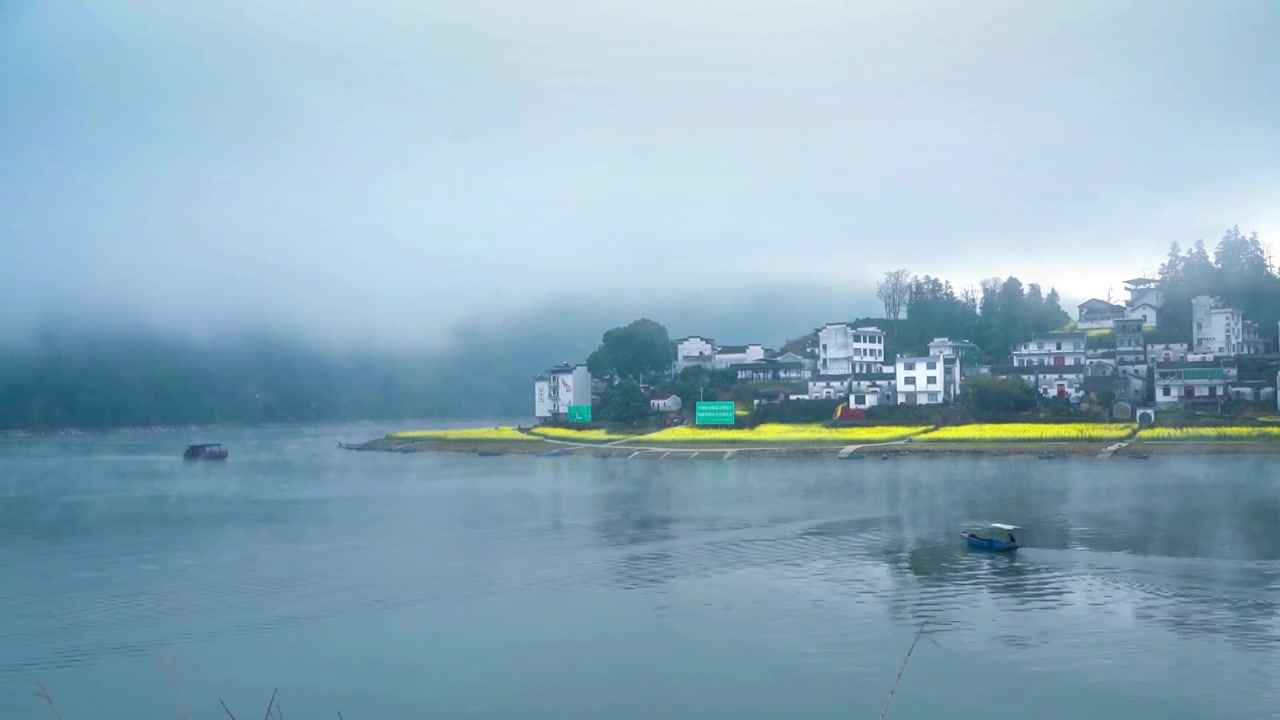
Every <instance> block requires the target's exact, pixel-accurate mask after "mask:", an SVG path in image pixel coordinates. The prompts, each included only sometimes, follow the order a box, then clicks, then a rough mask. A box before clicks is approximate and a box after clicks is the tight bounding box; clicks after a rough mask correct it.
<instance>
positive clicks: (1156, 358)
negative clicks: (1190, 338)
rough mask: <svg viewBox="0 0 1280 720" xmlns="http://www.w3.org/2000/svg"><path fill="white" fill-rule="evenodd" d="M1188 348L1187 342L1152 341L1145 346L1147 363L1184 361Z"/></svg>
mask: <svg viewBox="0 0 1280 720" xmlns="http://www.w3.org/2000/svg"><path fill="white" fill-rule="evenodd" d="M1188 349H1189V346H1188V345H1187V343H1152V344H1151V345H1148V346H1147V364H1148V365H1154V364H1156V363H1158V362H1164V363H1169V362H1184V361H1186V359H1187V351H1188Z"/></svg>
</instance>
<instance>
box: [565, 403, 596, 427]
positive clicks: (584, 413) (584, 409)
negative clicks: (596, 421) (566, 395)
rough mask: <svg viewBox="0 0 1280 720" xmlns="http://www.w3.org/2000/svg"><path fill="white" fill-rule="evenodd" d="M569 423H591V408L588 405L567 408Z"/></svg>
mask: <svg viewBox="0 0 1280 720" xmlns="http://www.w3.org/2000/svg"><path fill="white" fill-rule="evenodd" d="M569 422H571V423H589V422H591V406H590V405H570V406H569Z"/></svg>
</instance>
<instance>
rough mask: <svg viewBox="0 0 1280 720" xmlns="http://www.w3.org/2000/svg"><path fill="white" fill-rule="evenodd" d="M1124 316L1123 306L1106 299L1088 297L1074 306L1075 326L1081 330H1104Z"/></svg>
mask: <svg viewBox="0 0 1280 720" xmlns="http://www.w3.org/2000/svg"><path fill="white" fill-rule="evenodd" d="M1124 318H1125V308H1124V306H1123V305H1117V304H1115V303H1112V302H1107V301H1106V300H1100V299H1098V298H1089V299H1088V300H1085V301H1084V302H1082V303H1080V304H1079V305H1077V306H1076V327H1078V328H1080V329H1081V330H1105V329H1108V328H1110V327H1111V326H1112V323H1114V322H1115V321H1116V320H1123V319H1124Z"/></svg>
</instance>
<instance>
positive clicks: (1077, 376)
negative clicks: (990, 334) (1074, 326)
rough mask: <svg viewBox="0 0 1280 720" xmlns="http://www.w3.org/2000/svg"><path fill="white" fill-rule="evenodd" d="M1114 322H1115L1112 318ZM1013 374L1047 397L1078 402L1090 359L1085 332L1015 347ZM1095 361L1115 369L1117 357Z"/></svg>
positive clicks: (1036, 339)
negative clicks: (1076, 400)
mask: <svg viewBox="0 0 1280 720" xmlns="http://www.w3.org/2000/svg"><path fill="white" fill-rule="evenodd" d="M1113 322H1114V319H1113ZM1012 355H1013V365H1014V368H1013V374H1015V375H1018V376H1021V377H1022V378H1024V379H1025V380H1027V381H1028V382H1030V383H1031V384H1032V386H1033V387H1035V388H1036V392H1038V393H1040V394H1041V395H1043V396H1044V397H1061V398H1068V399H1073V400H1074V399H1078V398H1079V397H1080V396H1081V394H1082V392H1083V389H1082V387H1083V385H1084V378H1085V374H1086V370H1085V368H1086V366H1087V365H1088V363H1089V361H1090V358H1089V356H1088V335H1086V334H1085V333H1048V334H1045V335H1037V336H1035V337H1033V338H1031V339H1030V340H1026V341H1024V342H1021V343H1018V344H1016V345H1014V346H1013V352H1012ZM1108 355H1110V356H1109V357H1105V358H1103V357H1096V358H1093V360H1094V361H1095V362H1097V361H1106V362H1107V363H1108V364H1109V365H1111V366H1112V367H1113V368H1114V364H1115V358H1114V355H1111V354H1108Z"/></svg>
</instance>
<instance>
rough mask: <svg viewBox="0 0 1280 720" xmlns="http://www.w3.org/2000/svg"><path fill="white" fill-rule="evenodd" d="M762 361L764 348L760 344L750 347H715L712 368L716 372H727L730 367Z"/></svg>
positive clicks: (753, 344)
mask: <svg viewBox="0 0 1280 720" xmlns="http://www.w3.org/2000/svg"><path fill="white" fill-rule="evenodd" d="M763 359H764V346H763V345H761V344H760V343H752V344H750V345H725V346H724V347H717V348H716V354H715V361H714V363H713V367H715V369H716V370H727V369H729V366H731V365H745V364H747V363H752V362H756V361H757V360H763Z"/></svg>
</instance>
